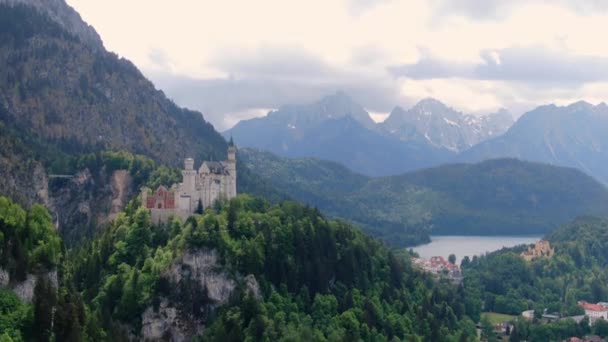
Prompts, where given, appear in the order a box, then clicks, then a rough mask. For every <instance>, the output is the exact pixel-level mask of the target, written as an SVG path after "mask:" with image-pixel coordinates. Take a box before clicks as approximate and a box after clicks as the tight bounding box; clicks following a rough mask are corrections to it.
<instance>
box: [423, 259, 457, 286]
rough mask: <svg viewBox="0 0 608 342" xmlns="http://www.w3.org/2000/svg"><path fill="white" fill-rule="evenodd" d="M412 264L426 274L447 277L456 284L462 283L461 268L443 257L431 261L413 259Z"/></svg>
mask: <svg viewBox="0 0 608 342" xmlns="http://www.w3.org/2000/svg"><path fill="white" fill-rule="evenodd" d="M412 263H413V264H414V265H415V266H418V267H420V268H421V269H423V270H424V271H426V272H429V273H434V274H438V275H445V276H447V277H448V278H449V279H450V280H452V282H454V283H460V282H461V281H462V273H461V272H460V267H459V266H458V265H455V264H452V263H451V262H449V261H448V260H445V258H443V257H441V256H434V257H431V258H430V259H422V258H412Z"/></svg>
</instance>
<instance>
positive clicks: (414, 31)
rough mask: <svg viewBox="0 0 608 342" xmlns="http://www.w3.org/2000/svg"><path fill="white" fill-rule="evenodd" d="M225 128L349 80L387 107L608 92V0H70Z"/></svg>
mask: <svg viewBox="0 0 608 342" xmlns="http://www.w3.org/2000/svg"><path fill="white" fill-rule="evenodd" d="M67 2H68V3H69V4H70V5H71V6H73V7H74V8H75V9H76V10H77V11H78V12H80V14H81V16H82V17H83V19H84V20H85V21H87V22H88V23H89V24H91V25H93V26H94V27H95V29H96V30H97V32H98V33H99V34H100V35H101V37H102V39H103V41H104V45H105V47H106V48H107V49H108V50H110V51H113V52H115V53H117V54H118V55H120V56H122V57H125V58H128V59H130V60H131V61H132V62H134V63H135V65H137V66H138V67H139V68H140V69H141V70H142V72H143V73H144V74H145V75H146V76H147V77H148V78H150V79H151V80H152V81H153V82H154V83H155V85H156V86H157V88H159V89H162V90H163V91H164V92H165V93H166V94H167V95H168V96H169V97H170V98H172V99H173V100H174V101H175V102H176V103H177V104H179V105H181V106H186V107H188V108H191V109H196V110H199V111H201V112H202V113H203V115H204V117H205V118H206V119H207V120H209V121H210V122H211V123H212V124H214V126H215V127H216V128H217V129H218V130H225V129H227V128H229V127H231V126H232V125H234V124H236V123H237V122H238V121H239V120H243V119H247V118H251V117H256V116H262V115H265V114H266V113H267V112H268V111H269V110H273V109H276V108H278V107H280V106H281V105H283V104H288V103H309V102H313V101H315V100H318V99H319V98H321V97H323V96H325V95H328V94H332V93H335V92H336V91H338V90H341V91H345V92H346V93H348V94H349V95H350V96H351V97H352V98H353V99H354V100H355V101H356V102H358V103H359V104H361V105H362V106H363V107H364V108H366V110H368V111H369V112H370V114H372V117H373V118H374V119H375V120H377V121H378V120H382V119H384V118H385V117H386V116H387V114H388V113H389V112H390V111H391V110H392V109H393V108H394V107H395V106H397V105H399V106H402V107H405V108H408V107H410V106H412V105H413V104H415V103H416V102H417V101H419V100H421V99H423V98H426V97H433V98H436V99H438V100H440V101H442V102H444V103H446V104H447V105H449V106H451V107H453V108H455V109H457V110H459V111H463V112H466V113H472V114H485V113H490V112H494V111H497V110H498V109H500V108H507V109H509V110H510V111H511V113H512V114H513V115H514V116H516V117H517V116H519V115H521V114H522V113H524V112H525V111H527V110H530V109H532V108H534V107H536V106H538V105H543V104H547V103H556V104H568V103H571V102H575V101H578V100H586V101H589V102H591V103H599V102H602V101H604V100H605V99H608V44H605V42H604V34H605V33H606V32H608V0H606V1H604V0H307V1H292V0H258V1H246V0H241V1H234V0H222V1H208V0H172V1H167V0H152V1H151V0H128V1H125V0H104V1H94V0H67Z"/></svg>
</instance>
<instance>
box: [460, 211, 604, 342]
mask: <svg viewBox="0 0 608 342" xmlns="http://www.w3.org/2000/svg"><path fill="white" fill-rule="evenodd" d="M546 239H547V240H548V241H549V242H550V243H551V246H552V247H553V248H555V254H554V255H553V256H552V257H550V258H539V259H536V260H533V261H531V262H528V261H525V260H524V259H523V258H521V257H520V255H519V254H520V253H521V252H522V251H524V250H525V248H526V247H527V246H520V247H515V248H508V249H503V250H500V251H497V252H494V253H490V254H488V255H486V256H482V257H479V258H478V257H473V259H471V260H470V259H469V258H465V259H464V260H463V262H462V268H463V273H464V275H465V288H467V292H468V293H476V294H477V298H478V299H479V302H480V305H481V306H482V307H483V310H484V311H488V312H498V313H504V314H510V315H520V314H521V312H523V311H524V310H534V312H535V316H536V320H535V322H536V323H538V322H539V320H540V318H541V316H542V315H543V314H544V313H548V314H555V315H558V316H560V317H571V316H577V315H584V310H583V309H582V308H581V307H579V306H578V305H577V302H578V301H580V300H584V301H587V302H591V303H596V302H602V301H603V302H605V301H607V300H608V253H607V252H606V251H608V221H607V220H605V219H599V218H592V217H582V218H579V219H576V220H575V221H573V222H572V223H570V224H567V225H564V226H562V227H560V228H558V229H557V230H555V231H554V232H552V233H550V234H549V235H548V236H547V237H546ZM604 323H605V322H603V321H602V322H601V323H599V325H598V326H597V327H592V328H593V332H594V333H595V334H597V335H600V336H607V335H608V331H607V330H606V324H604ZM518 324H519V325H516V327H519V328H518V329H516V330H517V331H516V334H514V335H515V336H514V337H513V338H514V339H515V340H527V339H530V340H539V341H540V340H543V339H542V338H541V336H553V338H550V340H552V339H565V338H567V337H569V336H582V335H584V334H586V333H590V332H591V331H592V330H591V329H589V327H588V325H589V322H588V321H586V322H585V323H584V324H579V325H577V324H574V321H573V320H563V321H559V322H558V323H553V324H534V322H533V323H530V322H523V321H522V322H519V323H518ZM533 336H537V338H532V337H533ZM544 340H546V337H545V339H544Z"/></svg>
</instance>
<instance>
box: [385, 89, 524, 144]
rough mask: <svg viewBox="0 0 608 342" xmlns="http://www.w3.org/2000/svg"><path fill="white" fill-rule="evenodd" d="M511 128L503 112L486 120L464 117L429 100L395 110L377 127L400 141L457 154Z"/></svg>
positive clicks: (509, 116)
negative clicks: (426, 143) (428, 144)
mask: <svg viewBox="0 0 608 342" xmlns="http://www.w3.org/2000/svg"><path fill="white" fill-rule="evenodd" d="M512 124H513V118H512V117H511V115H510V114H509V113H508V112H507V111H506V110H504V109H503V110H500V111H498V112H497V113H493V114H489V115H485V116H474V115H466V114H463V113H460V112H457V111H455V110H454V109H452V108H449V107H447V106H446V105H444V104H443V103H441V102H439V101H437V100H435V99H432V98H428V99H424V100H422V101H420V102H418V103H417V104H416V105H415V106H414V107H412V108H410V109H409V110H404V109H402V108H401V107H395V109H393V111H392V112H391V113H390V115H389V116H388V118H387V119H386V120H385V121H384V122H382V123H381V124H380V127H381V128H382V129H383V130H384V131H385V132H386V133H388V134H390V135H393V136H396V137H398V138H399V139H400V140H403V141H418V142H428V143H430V144H432V145H433V146H437V147H441V148H446V149H448V150H451V151H454V152H460V151H463V150H466V149H468V148H470V147H472V146H474V145H476V144H478V143H479V142H482V141H484V140H487V139H489V138H492V137H495V136H499V135H501V134H502V133H504V132H506V131H507V129H509V127H510V126H511V125H512Z"/></svg>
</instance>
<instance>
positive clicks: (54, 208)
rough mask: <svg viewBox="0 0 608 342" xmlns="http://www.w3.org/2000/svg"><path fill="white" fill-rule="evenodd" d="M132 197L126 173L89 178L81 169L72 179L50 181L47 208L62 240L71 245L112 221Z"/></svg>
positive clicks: (96, 175)
mask: <svg viewBox="0 0 608 342" xmlns="http://www.w3.org/2000/svg"><path fill="white" fill-rule="evenodd" d="M135 193H136V189H134V187H133V182H132V179H131V175H130V174H129V173H128V172H127V171H126V170H116V171H113V172H106V170H105V169H102V170H100V171H99V172H98V173H97V174H92V173H91V172H90V171H89V170H88V169H85V170H82V171H80V172H78V173H77V174H75V175H74V176H73V177H72V178H53V179H51V180H50V187H49V196H48V200H47V206H48V208H49V209H50V210H51V212H53V214H54V215H55V217H54V219H55V222H56V226H57V228H58V229H59V230H60V231H61V234H62V236H63V238H64V239H65V240H66V242H67V243H72V242H74V241H77V240H79V239H80V238H82V237H83V236H90V235H91V234H92V233H93V232H94V231H95V229H97V228H98V227H103V226H104V225H105V224H107V223H109V222H110V221H111V220H113V219H114V218H116V216H117V215H118V213H120V212H121V211H122V210H123V209H124V208H125V205H126V204H127V202H128V200H129V199H130V198H132V197H133V196H134V194H135Z"/></svg>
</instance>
